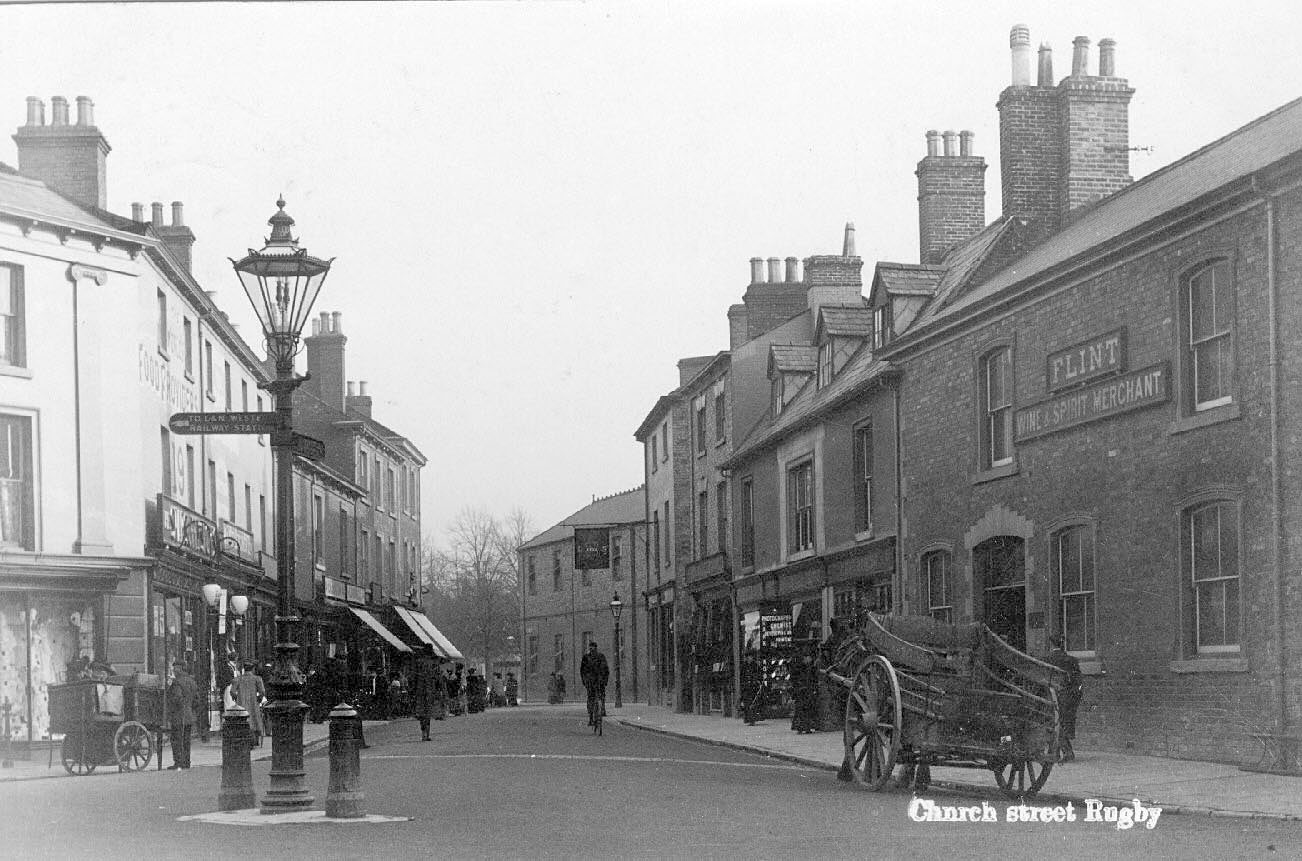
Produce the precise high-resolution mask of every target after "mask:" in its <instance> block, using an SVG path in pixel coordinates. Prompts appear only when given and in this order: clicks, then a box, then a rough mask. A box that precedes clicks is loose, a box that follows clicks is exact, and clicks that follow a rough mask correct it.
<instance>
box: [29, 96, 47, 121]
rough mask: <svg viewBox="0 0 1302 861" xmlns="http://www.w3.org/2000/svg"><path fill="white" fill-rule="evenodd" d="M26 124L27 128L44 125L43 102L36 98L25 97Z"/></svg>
mask: <svg viewBox="0 0 1302 861" xmlns="http://www.w3.org/2000/svg"><path fill="white" fill-rule="evenodd" d="M27 124H28V125H29V126H43V125H45V102H43V101H41V100H40V99H39V98H38V97H36V96H28V97H27Z"/></svg>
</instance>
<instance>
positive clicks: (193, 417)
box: [167, 413, 280, 434]
mask: <svg viewBox="0 0 1302 861" xmlns="http://www.w3.org/2000/svg"><path fill="white" fill-rule="evenodd" d="M167 426H168V427H169V428H171V429H172V433H179V434H203V433H214V434H223V433H240V434H266V433H271V432H272V431H274V430H276V428H278V427H280V414H279V413H173V414H172V417H171V418H170V419H168V422H167Z"/></svg>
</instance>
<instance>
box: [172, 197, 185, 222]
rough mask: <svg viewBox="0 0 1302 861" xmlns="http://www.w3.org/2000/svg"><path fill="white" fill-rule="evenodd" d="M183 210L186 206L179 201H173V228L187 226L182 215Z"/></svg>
mask: <svg viewBox="0 0 1302 861" xmlns="http://www.w3.org/2000/svg"><path fill="white" fill-rule="evenodd" d="M183 209H184V204H182V203H181V201H179V200H174V201H172V226H173V227H184V226H185V218H184V216H183V215H182V214H181V213H182V210H183Z"/></svg>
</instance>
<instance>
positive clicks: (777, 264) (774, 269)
mask: <svg viewBox="0 0 1302 861" xmlns="http://www.w3.org/2000/svg"><path fill="white" fill-rule="evenodd" d="M781 282H782V261H781V260H779V259H778V258H776V257H770V258H769V283H770V284H780V283H781Z"/></svg>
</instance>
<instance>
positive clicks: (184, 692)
mask: <svg viewBox="0 0 1302 861" xmlns="http://www.w3.org/2000/svg"><path fill="white" fill-rule="evenodd" d="M198 700H199V686H198V685H197V684H195V681H194V678H193V677H192V676H191V675H190V673H189V672H187V670H186V666H185V662H183V661H174V662H173V663H172V683H171V684H170V685H168V686H167V711H168V720H169V724H170V729H171V736H172V764H171V765H169V766H168V767H167V768H168V771H175V770H176V769H188V768H189V767H190V733H191V732H192V731H193V730H194V713H195V705H196V703H197V702H198Z"/></svg>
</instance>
